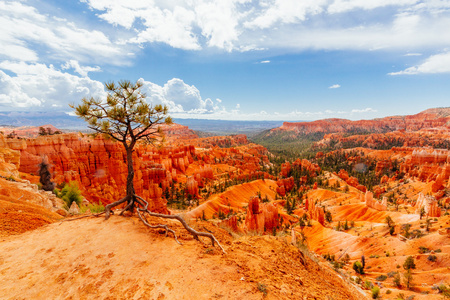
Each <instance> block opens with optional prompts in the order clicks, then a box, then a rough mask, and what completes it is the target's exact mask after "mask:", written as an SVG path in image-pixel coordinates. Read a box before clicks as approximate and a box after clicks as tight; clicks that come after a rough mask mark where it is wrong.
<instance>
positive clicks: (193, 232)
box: [134, 195, 226, 253]
mask: <svg viewBox="0 0 450 300" xmlns="http://www.w3.org/2000/svg"><path fill="white" fill-rule="evenodd" d="M134 197H136V199H139V200H140V201H137V203H139V205H141V206H143V208H140V207H138V208H137V211H138V215H139V218H140V219H141V221H142V222H143V223H144V224H145V225H147V226H149V227H150V228H164V229H165V230H166V235H167V231H169V232H171V233H173V235H174V237H175V240H176V241H177V243H179V244H181V243H180V242H179V241H178V239H177V236H176V234H175V231H173V230H172V229H170V228H168V227H167V225H162V224H160V225H155V226H152V225H150V224H148V222H147V221H146V219H145V218H144V217H143V216H144V213H147V214H148V215H150V216H152V217H158V218H164V219H175V220H177V221H179V222H180V223H181V224H182V225H183V227H184V228H185V229H186V230H187V231H188V232H189V233H190V234H191V235H192V236H193V237H194V239H196V240H197V241H200V239H199V236H204V237H208V238H210V240H211V244H212V245H213V246H214V242H216V243H217V245H218V246H219V248H220V249H221V250H222V252H223V253H226V252H225V249H223V247H222V245H220V243H219V241H218V240H217V239H216V237H215V236H214V235H212V234H211V233H207V232H201V231H196V230H195V229H194V228H192V227H191V226H189V225H188V224H187V222H186V221H185V220H184V219H183V217H182V216H180V215H164V214H158V213H154V212H151V211H149V210H148V202H147V201H145V200H144V199H142V198H141V197H139V196H137V195H134ZM141 201H142V202H143V203H141ZM141 213H142V214H141Z"/></svg>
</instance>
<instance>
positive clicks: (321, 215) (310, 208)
mask: <svg viewBox="0 0 450 300" xmlns="http://www.w3.org/2000/svg"><path fill="white" fill-rule="evenodd" d="M305 210H306V211H307V212H308V214H309V217H310V218H311V219H313V220H316V221H318V222H319V223H320V224H322V225H324V224H325V211H324V209H323V207H320V206H316V204H315V203H314V201H313V200H311V199H309V198H306V201H305Z"/></svg>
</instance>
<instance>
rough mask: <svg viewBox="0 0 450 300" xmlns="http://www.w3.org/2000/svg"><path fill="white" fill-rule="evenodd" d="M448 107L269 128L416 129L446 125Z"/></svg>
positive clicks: (449, 119) (305, 130)
mask: <svg viewBox="0 0 450 300" xmlns="http://www.w3.org/2000/svg"><path fill="white" fill-rule="evenodd" d="M449 115H450V108H439V109H432V110H426V111H423V112H421V113H418V114H416V115H412V116H391V117H386V118H382V119H373V120H359V121H350V120H345V119H324V120H317V121H312V122H296V123H294V122H284V123H283V125H282V126H281V127H278V128H275V129H272V130H271V133H276V132H277V131H292V132H294V133H300V134H310V133H315V132H323V133H336V132H342V133H346V132H378V133H382V132H389V131H395V130H404V129H406V130H408V131H416V130H419V129H422V128H434V127H447V128H449V127H450V125H449V122H450V116H449Z"/></svg>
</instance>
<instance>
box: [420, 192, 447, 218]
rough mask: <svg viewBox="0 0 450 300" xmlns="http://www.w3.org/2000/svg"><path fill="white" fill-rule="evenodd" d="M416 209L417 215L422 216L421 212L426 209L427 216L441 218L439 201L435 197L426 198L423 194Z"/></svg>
mask: <svg viewBox="0 0 450 300" xmlns="http://www.w3.org/2000/svg"><path fill="white" fill-rule="evenodd" d="M414 207H415V208H416V214H420V210H421V209H422V208H424V209H425V215H426V216H428V217H430V218H435V217H440V216H441V213H442V212H441V209H440V207H439V206H438V203H437V200H436V199H435V198H434V197H433V196H425V195H423V194H422V193H420V194H419V198H417V201H416V205H415V206H414Z"/></svg>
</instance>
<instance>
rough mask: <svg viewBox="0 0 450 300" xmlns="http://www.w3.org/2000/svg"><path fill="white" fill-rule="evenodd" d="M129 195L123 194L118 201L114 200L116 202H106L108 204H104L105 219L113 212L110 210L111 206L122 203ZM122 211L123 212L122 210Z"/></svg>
mask: <svg viewBox="0 0 450 300" xmlns="http://www.w3.org/2000/svg"><path fill="white" fill-rule="evenodd" d="M129 198H130V197H129V196H125V197H123V198H122V199H120V200H119V201H116V202H113V203H110V204H108V205H106V206H105V220H108V219H109V217H110V215H111V214H114V212H113V211H112V210H111V208H113V207H114V206H117V205H119V204H122V203H124V202H125V201H128V199H129ZM131 202H132V201H130V203H131ZM128 205H129V203H128ZM128 205H127V207H128ZM122 213H123V212H122ZM122 213H121V214H122Z"/></svg>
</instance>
